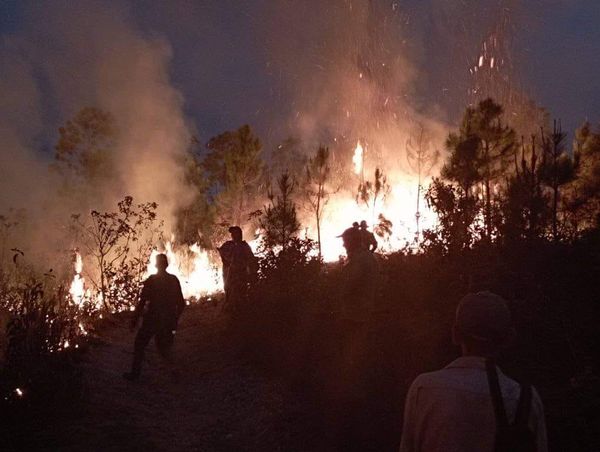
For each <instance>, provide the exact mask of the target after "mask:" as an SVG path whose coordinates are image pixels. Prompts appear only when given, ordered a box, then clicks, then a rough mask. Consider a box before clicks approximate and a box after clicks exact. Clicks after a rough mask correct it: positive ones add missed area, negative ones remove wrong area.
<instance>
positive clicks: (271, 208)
mask: <svg viewBox="0 0 600 452" xmlns="http://www.w3.org/2000/svg"><path fill="white" fill-rule="evenodd" d="M277 188H278V191H279V193H277V194H275V193H274V192H273V190H269V194H268V196H269V205H268V206H266V207H265V208H264V210H263V215H262V216H261V218H260V226H261V228H262V229H263V230H264V232H265V243H266V245H267V246H268V247H271V248H272V247H276V246H280V247H281V249H282V251H285V249H286V248H287V246H288V245H289V243H290V241H291V239H292V238H293V237H294V236H295V235H296V234H297V233H298V231H299V230H300V222H299V221H298V216H297V212H296V203H295V202H294V200H293V196H294V191H295V189H296V182H295V181H294V179H293V178H292V177H291V176H290V174H289V173H288V172H284V173H283V174H282V175H281V176H280V177H279V179H278V180H277Z"/></svg>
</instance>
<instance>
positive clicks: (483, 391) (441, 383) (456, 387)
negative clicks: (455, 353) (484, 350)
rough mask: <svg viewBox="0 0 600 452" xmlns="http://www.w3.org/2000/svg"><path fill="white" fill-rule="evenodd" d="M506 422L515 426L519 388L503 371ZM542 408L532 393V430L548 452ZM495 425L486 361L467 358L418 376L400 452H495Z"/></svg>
mask: <svg viewBox="0 0 600 452" xmlns="http://www.w3.org/2000/svg"><path fill="white" fill-rule="evenodd" d="M497 371H498V380H499V383H500V388H501V391H502V398H503V400H504V406H505V408H506V413H507V417H508V421H509V422H510V423H512V422H514V419H515V413H516V410H517V404H518V401H519V397H520V393H521V386H520V385H519V383H517V382H516V381H514V380H512V379H511V378H509V377H507V376H506V375H504V374H503V373H502V372H501V371H500V370H499V369H497ZM543 416H544V413H543V407H542V403H541V400H540V398H539V396H538V394H537V392H536V391H535V390H534V391H533V398H532V404H531V408H530V416H529V427H530V429H531V431H532V432H535V433H536V442H537V450H546V431H545V426H544V419H543ZM495 436H496V420H495V416H494V407H493V404H492V398H491V395H490V388H489V383H488V379H487V374H486V370H485V359H484V358H482V357H477V356H463V357H460V358H458V359H456V360H454V361H453V362H451V363H450V364H449V365H448V366H446V367H445V368H444V369H441V370H438V371H436V372H430V373H425V374H421V375H419V376H418V377H417V378H416V379H415V381H414V382H413V384H412V385H411V387H410V389H409V392H408V395H407V399H406V405H405V425H404V429H403V436H402V446H401V448H400V450H401V451H447V452H452V451H457V452H458V451H461V452H470V451H473V452H479V451H493V450H494V442H495Z"/></svg>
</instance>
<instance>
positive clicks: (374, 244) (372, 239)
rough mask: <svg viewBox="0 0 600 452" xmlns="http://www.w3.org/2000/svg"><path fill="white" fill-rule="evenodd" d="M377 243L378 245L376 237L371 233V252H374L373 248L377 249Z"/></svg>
mask: <svg viewBox="0 0 600 452" xmlns="http://www.w3.org/2000/svg"><path fill="white" fill-rule="evenodd" d="M377 245H378V243H377V239H376V238H375V235H373V234H371V246H372V248H371V252H372V253H374V252H375V250H376V249H377Z"/></svg>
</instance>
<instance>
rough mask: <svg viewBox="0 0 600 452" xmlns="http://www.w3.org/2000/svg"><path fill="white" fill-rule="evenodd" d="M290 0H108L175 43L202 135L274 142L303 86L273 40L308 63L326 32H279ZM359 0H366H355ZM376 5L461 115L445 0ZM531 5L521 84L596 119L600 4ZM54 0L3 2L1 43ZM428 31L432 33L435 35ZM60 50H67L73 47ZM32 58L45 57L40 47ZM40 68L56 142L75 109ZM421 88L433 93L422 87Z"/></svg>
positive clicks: (460, 83) (424, 98)
mask: <svg viewBox="0 0 600 452" xmlns="http://www.w3.org/2000/svg"><path fill="white" fill-rule="evenodd" d="M365 1H366V0H365ZM59 3H60V2H59ZM284 3H285V4H293V3H294V2H287V1H281V2H275V1H274V0H271V1H268V0H248V1H234V0H215V1H192V0H176V1H170V2H147V1H130V2H116V3H115V2H102V4H103V5H107V8H114V9H115V11H118V13H119V14H121V15H122V16H123V17H125V20H126V21H127V23H128V24H129V25H130V26H131V27H132V28H133V29H135V30H136V33H139V34H141V35H143V36H146V37H150V38H152V37H160V38H161V39H163V40H164V41H165V42H166V43H168V45H169V46H170V47H171V50H172V57H171V60H170V63H169V71H170V76H171V81H172V84H173V86H174V87H175V88H176V89H177V90H179V91H180V92H181V94H182V96H183V98H184V104H183V108H184V112H185V115H186V117H187V118H188V119H189V120H190V122H191V123H193V126H194V128H195V130H196V131H197V133H198V135H199V136H200V137H201V138H202V139H203V141H204V140H206V139H208V138H209V137H210V136H212V135H214V134H216V133H218V132H221V131H223V130H226V129H230V128H233V127H237V126H239V125H241V124H243V123H250V124H251V125H253V126H254V127H255V128H256V129H257V130H258V131H259V133H260V134H261V135H262V136H263V137H265V139H266V140H267V141H268V140H269V139H274V138H279V137H278V136H277V135H278V134H281V133H284V132H279V131H277V130H275V129H276V128H277V127H278V124H279V123H281V122H282V120H283V119H286V118H287V117H289V116H290V115H291V114H293V107H291V106H292V105H293V103H294V101H295V99H296V98H297V97H298V96H299V95H300V94H299V93H298V91H297V90H296V88H295V85H294V81H293V80H294V74H289V73H288V74H286V73H285V71H283V72H282V71H281V67H280V68H279V69H278V70H273V68H272V66H270V60H271V56H270V51H271V48H272V47H273V44H274V42H275V43H276V42H277V41H279V40H281V41H283V42H285V41H286V40H290V42H288V44H289V46H290V48H294V46H295V48H297V56H298V59H299V60H300V61H302V60H303V59H305V58H307V55H308V54H310V53H311V52H313V50H312V47H311V45H310V44H311V42H310V41H311V39H320V37H319V35H318V33H314V32H312V31H311V24H310V23H307V30H308V31H307V34H306V36H304V37H303V39H302V40H298V43H297V45H296V44H295V43H293V42H291V40H295V39H298V36H297V35H295V34H294V33H290V34H289V35H287V34H286V33H285V32H283V33H282V32H281V30H280V29H277V27H275V30H277V31H273V30H274V28H273V23H274V22H277V20H278V19H277V17H276V14H275V13H274V11H275V12H276V11H277V9H276V8H275V9H274V8H273V6H274V5H275V4H277V5H279V4H284ZM301 3H302V2H301ZM307 3H312V8H313V9H314V14H315V17H316V16H318V15H319V9H320V8H325V10H327V9H329V8H328V7H326V6H323V5H325V4H328V2H307ZM332 3H334V2H332ZM338 3H349V2H343V1H342V2H338ZM350 3H351V2H350ZM354 3H359V2H358V1H356V0H355V2H354ZM375 3H378V4H379V7H380V9H381V10H383V11H384V12H385V10H386V9H389V11H390V14H392V13H396V12H397V11H398V9H400V10H403V11H405V12H406V17H408V18H409V19H410V21H408V20H407V24H408V25H407V28H410V30H411V33H413V35H414V36H415V38H414V40H413V41H412V42H409V43H408V44H406V45H407V48H409V53H411V55H413V57H412V61H413V63H414V64H415V66H416V67H417V68H418V70H419V71H422V72H424V73H425V74H426V77H424V78H421V79H422V80H426V81H425V82H423V81H421V83H420V85H419V87H418V89H417V90H420V91H421V94H420V95H418V96H417V98H418V99H419V100H418V101H417V102H416V103H419V104H421V105H423V104H425V105H427V104H429V105H436V107H438V110H439V109H441V110H442V116H445V117H444V120H445V121H446V122H447V123H449V124H453V123H455V122H456V120H457V116H458V114H459V113H460V111H462V109H463V108H464V105H462V104H459V102H458V101H456V100H455V99H456V97H453V98H452V99H444V96H443V95H442V94H440V92H439V90H440V89H441V87H444V89H445V90H448V89H450V92H451V91H452V88H453V87H456V90H462V89H463V87H464V83H465V82H464V80H458V79H459V78H460V77H463V75H464V77H466V74H467V70H468V68H467V65H466V63H465V64H458V65H454V66H453V67H452V68H447V67H444V65H445V63H444V62H445V61H446V60H447V58H446V57H447V49H445V48H444V42H442V41H445V40H446V39H447V36H446V37H444V36H440V33H439V30H438V31H437V34H436V33H435V32H434V30H430V27H432V26H433V25H432V23H434V22H435V21H436V19H435V15H436V14H437V13H438V11H436V8H437V4H439V3H440V2H439V1H435V0H428V1H416V0H413V1H397V2H392V1H389V0H381V1H379V2H378V1H376V0H375ZM446 3H448V2H446ZM450 3H452V2H450ZM455 3H457V4H462V5H463V8H464V4H467V6H468V3H469V2H464V1H461V2H459V1H458V0H457V1H456V2H455ZM471 3H472V5H478V4H481V3H487V4H495V3H498V2H497V1H488V2H471ZM505 3H507V4H511V3H515V2H505ZM527 3H529V4H530V5H531V6H528V7H526V8H524V7H519V8H517V9H515V12H514V16H515V17H514V44H513V48H514V54H513V58H514V66H515V68H516V69H515V72H516V76H517V77H518V79H519V80H520V83H522V85H523V87H524V88H525V90H526V91H527V92H528V93H529V94H530V95H531V96H532V98H533V99H534V100H535V101H536V102H537V103H538V104H539V105H541V106H543V107H545V108H547V109H548V110H549V111H550V113H551V116H552V117H559V118H562V119H563V124H564V125H565V127H566V128H568V129H569V130H572V128H574V127H576V126H577V125H579V124H580V123H581V122H582V121H583V120H585V119H588V120H590V121H591V122H593V123H598V121H599V119H600V83H598V74H600V2H598V1H596V0H572V1H567V0H562V1H561V0H547V1H541V0H535V1H532V2H527ZM72 4H73V5H74V4H79V2H72ZM53 5H54V3H52V2H50V3H40V2H24V1H19V0H3V1H2V2H1V4H0V33H1V34H2V46H7V45H8V44H7V43H8V42H10V41H11V40H12V39H13V37H15V36H22V35H27V33H28V30H31V29H35V28H37V27H38V26H43V24H42V23H39V21H42V22H43V17H44V15H45V14H46V13H47V14H48V15H56V14H57V12H56V11H55V8H54V6H53ZM416 5H418V6H416ZM66 7H67V8H69V6H66ZM485 11H486V10H485V9H484V8H482V7H480V6H477V7H474V8H473V14H474V15H475V16H477V15H483V14H484V13H485ZM58 14H60V13H58ZM303 17H306V16H303ZM299 20H301V19H299ZM486 20H487V22H486ZM475 22H477V17H475ZM481 22H482V24H484V25H482V29H480V30H475V31H473V35H474V36H478V35H482V33H485V30H483V28H485V24H486V23H489V18H487V19H485V18H483V17H482V19H481ZM331 38H332V37H331V36H329V37H328V38H327V39H331ZM429 38H431V39H432V41H428V39H429ZM399 39H400V38H399ZM402 39H406V37H404V38H402ZM410 40H411V39H410V37H409V41H410ZM434 41H435V42H434ZM32 45H34V46H35V45H36V43H33V44H32ZM479 45H480V42H477V41H474V42H472V48H470V49H466V52H467V53H470V54H473V57H476V53H477V49H478V47H479ZM415 49H428V52H429V53H428V54H427V57H426V58H425V57H424V56H423V54H419V52H418V51H416V50H415ZM432 49H433V50H432ZM63 51H64V52H69V49H68V48H67V49H63ZM23 52H24V53H26V52H27V50H24V51H23ZM12 55H14V52H13V53H12ZM25 58H29V57H27V56H26V57H25ZM35 58H38V59H39V58H40V55H39V54H37V56H36V57H35ZM42 58H43V57H42ZM33 64H36V61H34V62H33ZM74 70H75V71H76V70H77V69H76V68H74ZM36 76H37V77H38V78H39V80H38V81H39V89H40V91H41V98H42V104H43V107H42V108H43V109H44V111H45V113H44V115H43V117H44V118H45V119H44V126H45V127H46V128H47V131H46V132H45V133H44V134H42V135H43V136H45V137H46V138H45V139H48V140H51V137H52V133H53V132H51V131H52V130H55V129H56V126H57V125H59V124H60V123H62V122H64V120H65V118H64V117H63V116H66V115H68V114H70V113H71V112H70V110H69V109H63V108H61V107H57V106H55V105H51V104H52V102H53V99H55V97H56V93H55V92H53V90H54V88H53V87H52V86H50V85H48V84H46V83H45V78H44V73H43V70H40V71H36ZM423 85H425V86H423ZM448 87H449V88H448ZM424 92H425V93H427V94H425V95H424V94H423V93H424ZM419 96H420V97H419Z"/></svg>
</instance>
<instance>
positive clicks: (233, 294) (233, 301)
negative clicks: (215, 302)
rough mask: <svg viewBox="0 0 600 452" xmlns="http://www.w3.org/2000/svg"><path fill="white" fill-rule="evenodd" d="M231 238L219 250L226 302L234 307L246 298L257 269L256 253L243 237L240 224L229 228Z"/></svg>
mask: <svg viewBox="0 0 600 452" xmlns="http://www.w3.org/2000/svg"><path fill="white" fill-rule="evenodd" d="M229 233H230V234H231V240H227V241H226V242H225V243H223V245H221V246H220V247H219V248H217V250H218V251H219V255H220V256H221V261H222V262H223V288H224V289H225V304H226V306H228V307H234V306H236V305H237V303H238V302H239V301H240V300H243V299H245V298H246V296H247V293H248V283H249V281H250V276H251V274H252V273H253V272H254V271H255V265H256V262H255V261H256V259H255V257H254V253H253V252H252V249H251V248H250V245H248V242H246V241H245V240H244V239H243V234H242V229H241V228H240V227H239V226H231V227H230V228H229Z"/></svg>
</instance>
